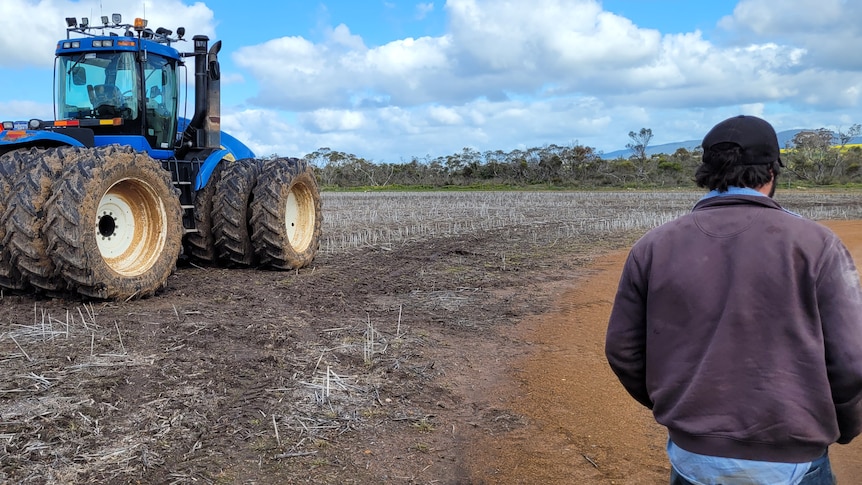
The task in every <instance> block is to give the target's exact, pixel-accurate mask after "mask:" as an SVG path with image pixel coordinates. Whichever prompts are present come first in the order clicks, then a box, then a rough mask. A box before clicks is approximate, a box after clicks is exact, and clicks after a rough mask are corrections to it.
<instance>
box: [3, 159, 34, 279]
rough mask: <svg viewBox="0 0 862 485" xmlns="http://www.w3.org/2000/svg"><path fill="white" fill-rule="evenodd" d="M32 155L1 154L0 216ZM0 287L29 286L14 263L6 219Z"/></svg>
mask: <svg viewBox="0 0 862 485" xmlns="http://www.w3.org/2000/svg"><path fill="white" fill-rule="evenodd" d="M30 157H31V152H29V151H27V150H14V151H11V152H8V153H4V154H3V155H2V156H0V218H2V215H3V214H4V213H5V212H6V209H7V207H9V199H11V198H13V197H14V195H15V194H14V192H13V191H12V186H13V185H14V184H15V181H16V180H17V179H18V178H19V177H20V176H21V167H27V166H29V165H30V162H29V160H30ZM0 287H3V288H6V289H10V290H23V289H25V288H27V283H26V281H24V280H23V279H21V273H20V272H18V268H17V267H15V265H14V264H12V254H11V253H10V252H9V244H8V239H7V232H6V222H5V220H0Z"/></svg>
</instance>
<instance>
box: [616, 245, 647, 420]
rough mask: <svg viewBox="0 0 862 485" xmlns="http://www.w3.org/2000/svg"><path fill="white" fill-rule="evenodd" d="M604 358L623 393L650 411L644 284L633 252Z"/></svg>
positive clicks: (619, 291)
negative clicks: (647, 386)
mask: <svg viewBox="0 0 862 485" xmlns="http://www.w3.org/2000/svg"><path fill="white" fill-rule="evenodd" d="M636 247H637V246H636ZM605 356H606V357H607V359H608V363H609V364H610V366H611V369H613V371H614V373H615V374H616V375H617V378H619V380H620V383H621V384H622V385H623V387H624V388H625V389H626V391H628V393H629V394H631V396H632V397H633V398H635V400H637V402H639V403H641V404H643V405H644V406H646V407H647V408H649V409H652V407H653V403H652V400H651V399H650V397H649V393H648V392H647V388H646V281H645V279H644V276H643V272H642V271H641V267H640V265H639V264H638V262H637V260H636V257H635V249H633V250H632V252H630V253H629V256H628V259H627V260H626V263H625V266H624V267H623V272H622V276H621V277H620V283H619V287H618V288H617V295H616V298H615V299H614V305H613V309H612V310H611V317H610V321H609V323H608V331H607V335H606V337H605Z"/></svg>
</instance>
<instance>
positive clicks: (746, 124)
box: [701, 115, 784, 167]
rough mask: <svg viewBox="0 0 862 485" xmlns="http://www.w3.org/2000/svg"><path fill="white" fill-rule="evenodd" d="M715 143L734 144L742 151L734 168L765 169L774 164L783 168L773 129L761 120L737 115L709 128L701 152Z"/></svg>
mask: <svg viewBox="0 0 862 485" xmlns="http://www.w3.org/2000/svg"><path fill="white" fill-rule="evenodd" d="M718 143H734V144H736V145H738V146H739V147H740V148H742V157H741V158H740V159H739V161H738V162H737V163H736V164H735V165H764V164H768V163H772V162H775V161H777V162H778V163H779V164H780V165H781V166H782V167H783V166H784V163H782V161H781V149H780V148H779V147H778V135H776V134H775V129H774V128H772V125H770V124H769V122H767V121H766V120H764V119H761V118H758V117H756V116H748V115H739V116H734V117H733V118H728V119H726V120H724V121H722V122H721V123H719V124H717V125H715V126H714V127H712V129H711V130H709V133H707V134H706V136H705V137H704V138H703V143H701V146H702V147H703V151H707V150H709V149H710V148H712V147H713V146H714V145H716V144H718Z"/></svg>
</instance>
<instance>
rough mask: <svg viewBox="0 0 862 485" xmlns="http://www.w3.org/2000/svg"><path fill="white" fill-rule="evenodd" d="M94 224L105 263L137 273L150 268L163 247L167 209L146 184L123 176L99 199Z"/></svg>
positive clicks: (125, 274) (127, 272)
mask: <svg viewBox="0 0 862 485" xmlns="http://www.w3.org/2000/svg"><path fill="white" fill-rule="evenodd" d="M95 226H96V227H95V232H96V245H97V246H98V248H99V254H100V255H101V256H102V258H103V259H104V261H105V263H107V265H108V266H109V267H110V268H111V269H112V270H114V271H116V272H117V273H119V274H121V275H124V276H136V275H139V274H142V273H144V272H146V271H147V270H149V269H150V268H152V266H153V265H154V264H155V263H156V261H157V260H158V258H159V256H160V255H161V253H162V251H163V250H164V247H165V239H166V237H167V211H166V209H165V205H164V203H163V202H162V201H161V199H160V198H159V196H158V194H157V193H156V191H155V190H154V189H153V188H152V187H151V186H150V185H149V184H147V183H146V182H144V181H142V180H138V179H123V180H121V181H119V182H117V183H115V184H114V185H112V186H111V187H110V188H109V189H108V190H107V191H106V192H105V194H104V195H102V198H101V199H100V200H99V205H98V208H97V210H96V221H95Z"/></svg>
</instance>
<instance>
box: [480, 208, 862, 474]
mask: <svg viewBox="0 0 862 485" xmlns="http://www.w3.org/2000/svg"><path fill="white" fill-rule="evenodd" d="M824 224H825V225H827V226H829V227H831V228H832V229H833V230H834V231H835V232H836V233H837V234H838V235H839V236H840V237H841V238H842V240H843V241H844V242H845V244H846V245H847V247H848V248H849V249H850V251H851V252H852V254H853V257H854V259H855V260H856V261H857V265H860V263H862V223H860V222H859V221H834V222H832V221H830V222H825V223H824ZM625 256H626V253H625V252H624V251H623V252H614V253H611V254H609V255H607V256H604V257H602V258H600V259H598V260H597V261H595V264H594V265H593V266H592V271H593V273H592V274H591V275H590V276H589V277H587V278H580V279H579V280H578V282H577V283H576V284H575V286H565V285H564V284H557V285H549V288H548V291H551V292H554V293H555V294H557V301H558V302H559V303H558V305H557V306H556V308H555V310H554V311H553V312H551V313H547V314H544V315H540V316H538V317H535V318H533V319H531V320H528V321H527V322H525V323H524V324H523V325H520V326H519V327H518V329H517V330H514V332H517V334H516V335H512V336H513V337H516V338H519V339H523V340H525V341H528V342H531V343H532V344H533V345H534V351H532V352H529V354H528V355H527V356H526V357H524V358H517V359H516V360H514V361H513V362H512V365H511V368H510V369H509V372H508V373H507V374H508V375H511V376H517V377H516V378H515V380H514V381H510V382H508V383H507V384H504V385H502V386H500V387H499V388H496V389H490V390H488V391H487V392H488V393H489V395H492V396H495V397H496V399H497V403H499V405H500V406H501V407H504V408H509V409H511V410H512V411H514V412H516V413H518V414H519V415H521V416H523V420H524V421H525V422H526V425H524V426H518V427H515V429H514V430H512V431H508V432H500V433H495V434H486V435H484V436H483V437H481V438H480V442H479V446H475V447H472V451H471V452H470V453H469V457H468V462H469V463H470V465H471V466H470V469H471V470H472V472H471V482H472V483H480V484H483V483H500V484H504V483H505V484H516V483H517V484H533V483H576V484H581V483H584V484H586V483H589V484H594V483H595V484H617V485H622V484H631V485H635V484H637V485H642V484H653V483H654V484H666V483H667V481H668V474H669V465H668V462H667V458H666V455H665V451H664V447H665V442H666V439H667V438H666V432H665V430H664V428H663V427H661V426H659V425H657V424H656V423H655V422H654V421H653V419H652V415H651V414H650V413H649V411H648V410H646V409H645V408H643V407H641V406H640V405H639V404H637V403H636V402H635V401H634V400H633V399H631V398H630V397H629V396H628V394H626V392H625V391H624V390H623V388H622V386H620V385H619V383H618V382H617V380H616V378H615V376H614V375H613V372H612V371H611V370H610V368H609V367H608V365H607V362H606V360H605V357H604V337H605V327H606V324H607V319H608V316H609V314H610V309H611V304H612V300H613V296H614V293H615V291H616V285H617V280H618V278H619V274H620V271H621V268H622V263H623V261H624V258H625ZM830 453H831V456H832V462H833V468H834V470H835V473H836V475H837V476H838V478H839V483H841V484H854V483H860V481H862V438H857V439H856V440H855V441H854V442H853V443H851V444H850V445H846V446H840V445H835V446H833V447H832V448H831V449H830Z"/></svg>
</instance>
